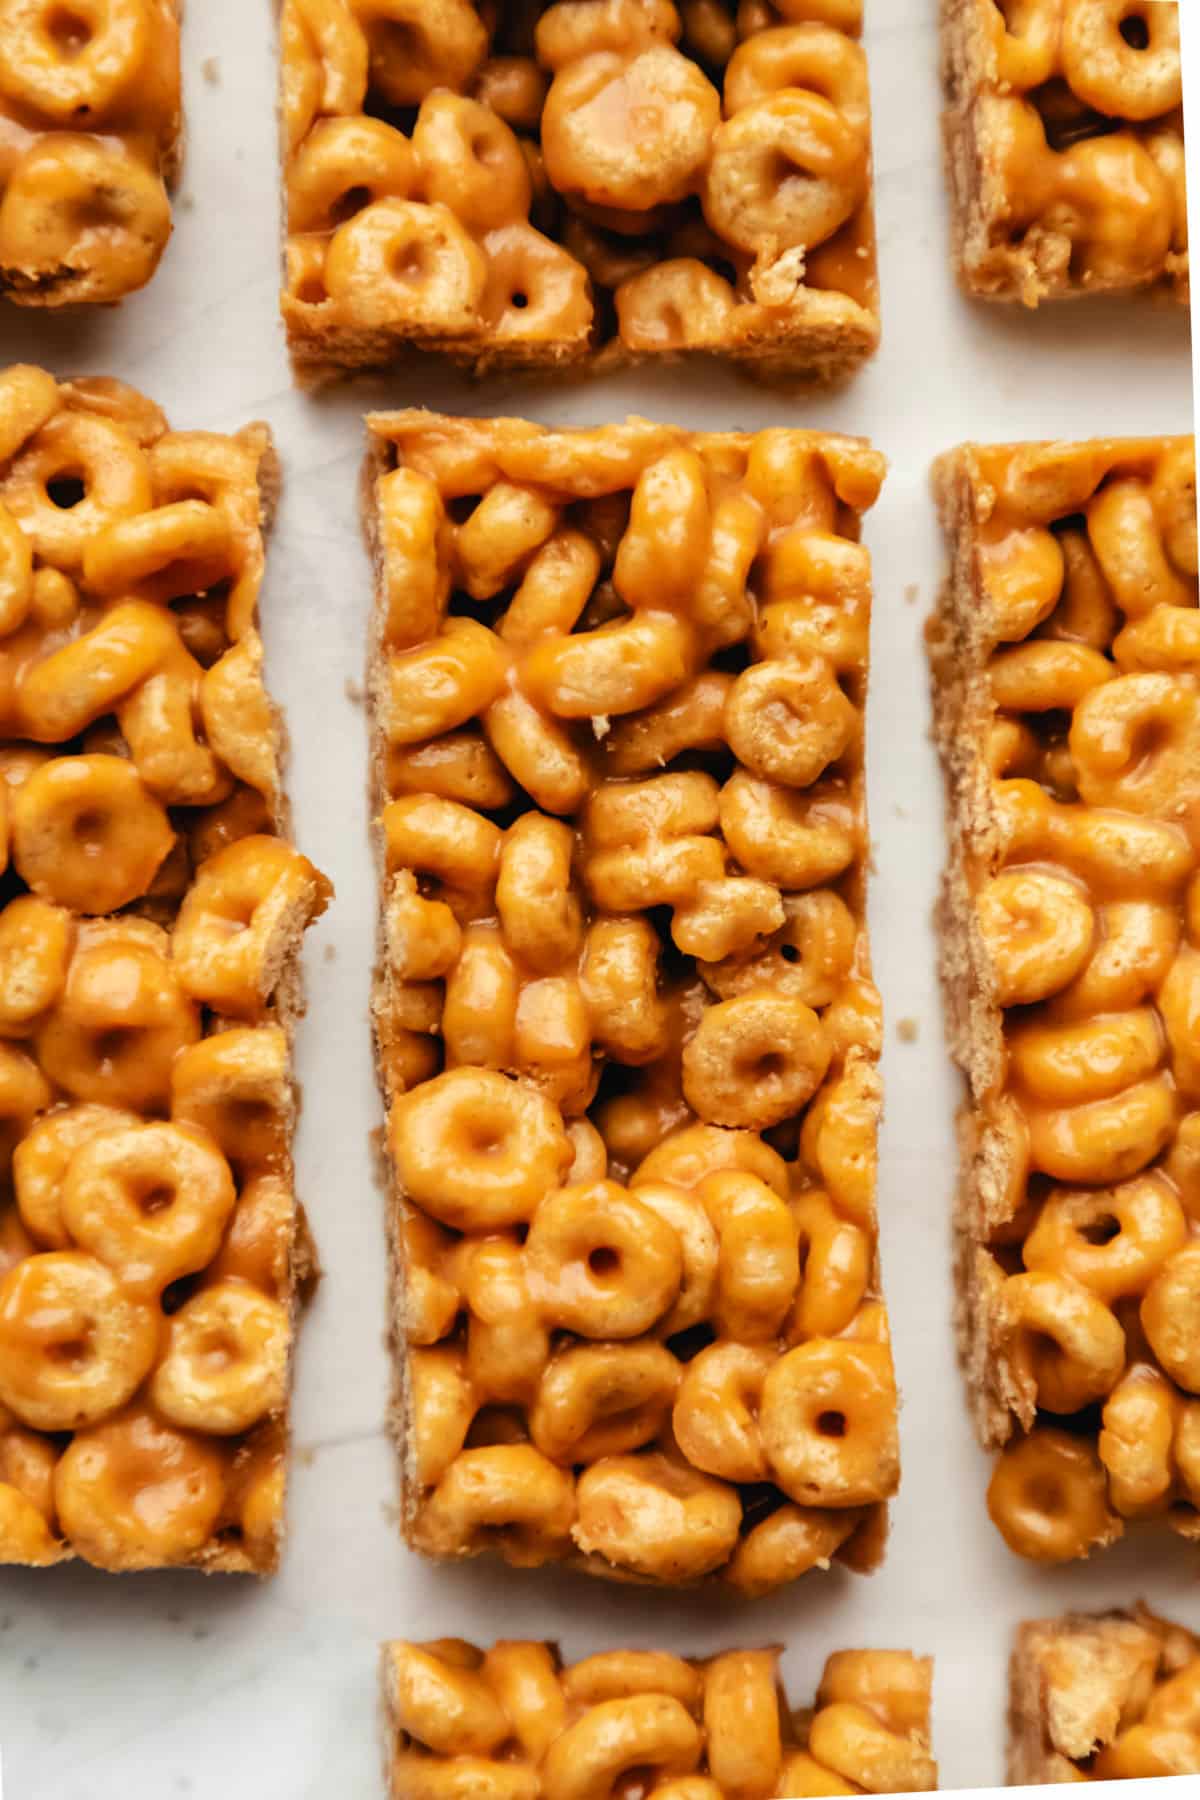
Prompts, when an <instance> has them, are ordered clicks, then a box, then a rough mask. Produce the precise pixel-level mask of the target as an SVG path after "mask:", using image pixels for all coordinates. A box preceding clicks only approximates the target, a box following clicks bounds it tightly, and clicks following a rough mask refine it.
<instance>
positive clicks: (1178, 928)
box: [931, 438, 1200, 1562]
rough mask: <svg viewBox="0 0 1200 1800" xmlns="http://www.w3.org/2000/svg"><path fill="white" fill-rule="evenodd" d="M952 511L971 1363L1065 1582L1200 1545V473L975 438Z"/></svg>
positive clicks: (953, 860) (960, 459)
mask: <svg viewBox="0 0 1200 1800" xmlns="http://www.w3.org/2000/svg"><path fill="white" fill-rule="evenodd" d="M936 487H937V495H938V501H939V505H940V507H941V511H942V517H943V521H944V524H945V527H946V532H947V536H948V538H949V543H950V553H951V558H952V565H951V572H950V576H949V580H948V581H947V584H946V587H945V589H944V591H943V595H942V599H941V603H940V606H939V608H938V611H937V613H936V616H935V618H934V619H933V621H932V624H931V649H932V657H933V670H934V689H935V707H936V721H937V740H938V745H939V748H940V751H941V754H942V758H943V762H944V764H945V768H946V775H947V787H948V796H949V828H950V861H949V866H948V870H947V876H946V882H945V887H944V894H943V903H942V917H941V925H942V939H943V976H944V981H945V987H946V995H947V1006H948V1011H949V1023H950V1035H951V1045H952V1049H953V1053H954V1055H955V1057H956V1059H957V1060H958V1062H959V1063H960V1064H961V1066H962V1068H963V1070H964V1072H965V1074H966V1078H967V1088H968V1096H967V1102H966V1106H965V1109H964V1113H963V1116H962V1144H963V1157H962V1182H961V1189H960V1195H959V1205H958V1241H959V1259H958V1275H959V1282H960V1289H961V1294H962V1300H963V1318H964V1342H963V1352H964V1356H965V1360H966V1368H967V1376H968V1381H969V1385H970V1390H971V1396H972V1400H973V1403H974V1406H975V1411H976V1416H977V1420H978V1424H979V1429H980V1432H981V1435H982V1438H983V1441H984V1442H985V1444H988V1445H991V1446H995V1447H997V1448H999V1447H1001V1446H1003V1448H1002V1450H1001V1455H1000V1457H999V1459H998V1461H997V1464H996V1467H995V1472H994V1475H993V1477H992V1482H991V1488H990V1491H989V1506H990V1509H991V1513H992V1517H993V1519H994V1521H995V1523H996V1525H997V1527H998V1528H999V1530H1000V1531H1001V1532H1002V1533H1003V1535H1004V1537H1005V1538H1006V1540H1007V1542H1008V1543H1009V1545H1010V1546H1011V1547H1012V1548H1013V1549H1014V1550H1016V1551H1018V1552H1019V1553H1020V1554H1022V1555H1024V1556H1029V1557H1033V1558H1036V1559H1038V1560H1041V1561H1050V1562H1057V1561H1064V1560H1067V1559H1070V1558H1072V1557H1077V1556H1086V1555H1087V1554H1088V1552H1089V1551H1090V1550H1092V1549H1094V1548H1097V1547H1099V1546H1101V1545H1104V1544H1108V1543H1111V1542H1112V1541H1113V1539H1115V1538H1117V1537H1119V1536H1120V1535H1121V1533H1122V1532H1123V1531H1124V1529H1125V1523H1126V1521H1127V1520H1136V1519H1154V1520H1158V1521H1160V1522H1162V1523H1164V1524H1166V1525H1169V1526H1170V1527H1171V1528H1172V1529H1174V1530H1175V1531H1177V1532H1179V1533H1180V1534H1181V1535H1182V1536H1184V1537H1194V1536H1195V1535H1196V1530H1197V1525H1196V1508H1197V1504H1198V1503H1200V1402H1198V1399H1197V1396H1200V1354H1198V1351H1197V1345H1198V1344H1200V1337H1198V1335H1197V1331H1196V1317H1197V1304H1198V1297H1200V1243H1197V1239H1196V1227H1197V1221H1198V1220H1200V876H1198V874H1197V860H1198V852H1200V754H1198V752H1200V677H1198V676H1197V669H1198V668H1200V611H1198V610H1197V580H1196V569H1197V557H1196V493H1195V451H1194V446H1193V442H1192V440H1191V439H1190V438H1151V439H1145V438H1143V439H1129V440H1119V439H1105V440H1101V441H1099V442H1095V443H1084V444H1062V443H1057V444H1025V445H1003V446H999V447H994V448H993V447H983V446H979V445H968V446H966V447H965V448H963V449H960V450H957V451H955V452H953V453H952V454H951V455H949V456H947V457H945V458H944V459H943V460H942V461H941V462H940V463H939V465H938V467H937V472H936Z"/></svg>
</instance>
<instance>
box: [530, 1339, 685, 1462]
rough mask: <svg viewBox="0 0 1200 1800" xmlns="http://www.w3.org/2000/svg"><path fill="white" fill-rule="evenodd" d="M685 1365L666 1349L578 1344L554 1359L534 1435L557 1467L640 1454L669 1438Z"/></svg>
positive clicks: (545, 1376) (534, 1414) (535, 1409)
mask: <svg viewBox="0 0 1200 1800" xmlns="http://www.w3.org/2000/svg"><path fill="white" fill-rule="evenodd" d="M679 1377H680V1366H679V1364H678V1362H677V1361H676V1360H675V1358H674V1357H673V1356H672V1355H671V1352H670V1351H669V1350H666V1349H664V1348H663V1346H662V1345H661V1344H576V1345H573V1346H571V1347H570V1348H568V1349H566V1350H563V1351H560V1352H559V1353H558V1354H557V1355H556V1356H553V1357H551V1359H550V1361H549V1362H548V1363H547V1364H546V1367H545V1369H544V1370H543V1373H542V1377H541V1380H540V1382H539V1384H538V1391H537V1397H536V1399H535V1400H534V1403H533V1406H532V1408H531V1410H530V1414H529V1432H530V1436H531V1437H532V1438H533V1441H534V1443H535V1444H536V1445H537V1447H538V1449H539V1450H541V1451H542V1452H543V1454H544V1455H546V1456H548V1457H550V1458H551V1460H552V1461H554V1462H561V1463H574V1464H579V1463H593V1462H596V1461H598V1460H599V1458H600V1457H602V1456H620V1455H623V1454H624V1453H625V1452H626V1451H629V1450H639V1449H640V1448H641V1447H642V1445H643V1444H648V1443H650V1442H651V1441H652V1440H653V1439H654V1438H656V1437H657V1436H658V1435H659V1433H660V1432H661V1430H662V1428H663V1426H664V1424H665V1423H666V1420H667V1417H668V1415H669V1413H670V1410H671V1402H672V1400H673V1399H674V1397H675V1390H676V1388H677V1387H678V1385H679Z"/></svg>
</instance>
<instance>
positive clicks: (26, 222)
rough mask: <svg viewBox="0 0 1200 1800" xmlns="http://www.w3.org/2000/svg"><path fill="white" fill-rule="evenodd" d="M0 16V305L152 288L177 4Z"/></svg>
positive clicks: (176, 140)
mask: <svg viewBox="0 0 1200 1800" xmlns="http://www.w3.org/2000/svg"><path fill="white" fill-rule="evenodd" d="M0 12H2V15H3V16H2V18H0V133H2V135H3V140H4V158H3V165H2V172H0V295H3V296H4V297H5V298H6V299H8V300H12V301H15V302H16V304H17V305H18V306H70V305H78V304H92V305H95V304H101V303H105V302H108V303H111V302H112V301H115V300H120V299H122V298H123V297H124V296H125V295H126V294H130V293H132V292H133V291H134V289H135V288H140V287H143V286H144V285H145V283H146V282H147V281H149V279H150V277H151V276H152V275H153V273H154V271H155V269H156V268H157V267H158V262H159V258H160V257H161V255H162V253H163V251H164V249H165V248H166V244H167V239H168V238H169V237H170V235H171V206H170V201H169V200H168V198H167V190H168V188H170V187H173V186H174V184H175V182H176V180H177V179H178V176H179V165H180V160H181V155H182V147H183V117H182V111H181V101H180V80H179V0H104V4H103V5H98V4H96V0H85V3H84V4H82V5H70V4H60V3H59V0H21V3H20V4H16V5H11V4H10V5H7V6H5V7H3V8H2V9H0Z"/></svg>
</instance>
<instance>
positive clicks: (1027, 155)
mask: <svg viewBox="0 0 1200 1800" xmlns="http://www.w3.org/2000/svg"><path fill="white" fill-rule="evenodd" d="M942 64H943V74H944V79H945V88H946V112H945V116H944V125H945V140H946V166H947V171H948V174H949V177H950V185H951V190H952V202H953V210H952V218H953V226H954V253H955V260H956V263H957V265H958V272H959V277H960V279H961V281H962V283H963V285H964V286H965V288H966V289H967V292H968V293H970V294H972V295H974V296H975V297H976V298H980V299H989V300H1007V301H1014V300H1015V301H1020V302H1023V303H1024V304H1025V305H1026V306H1037V305H1039V304H1040V303H1041V302H1042V301H1044V300H1061V299H1073V298H1077V297H1079V296H1081V295H1086V294H1104V293H1119V292H1130V291H1133V290H1135V289H1147V288H1153V289H1155V290H1157V291H1158V292H1160V293H1162V294H1163V295H1165V296H1166V297H1167V298H1169V299H1171V300H1174V301H1177V302H1179V303H1180V304H1182V305H1186V304H1187V301H1188V227H1187V188H1186V181H1185V169H1184V145H1183V68H1182V64H1181V61H1180V49H1179V7H1178V5H1177V4H1176V0H1131V4H1129V5H1116V6H1114V5H1109V4H1105V3H1104V0H1023V4H1022V5H1021V6H1020V7H1014V6H1011V5H1007V4H1003V3H1002V0H942Z"/></svg>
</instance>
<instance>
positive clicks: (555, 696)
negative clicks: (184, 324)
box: [365, 412, 898, 1593]
mask: <svg viewBox="0 0 1200 1800" xmlns="http://www.w3.org/2000/svg"><path fill="white" fill-rule="evenodd" d="M369 426H370V434H371V450H370V457H369V461H368V466H367V470H366V484H365V502H366V516H367V525H368V531H369V536H370V540H371V544H372V548H373V551H374V556H375V563H376V577H377V605H376V612H375V642H374V648H373V653H372V662H371V670H370V704H371V709H372V722H373V741H374V759H375V760H374V782H375V794H376V802H377V812H378V834H377V835H378V847H379V852H380V860H381V865H382V883H383V885H382V905H383V931H382V946H383V950H382V959H381V963H380V968H379V976H378V983H377V990H376V998H375V1016H376V1035H377V1049H378V1064H379V1073H380V1078H381V1083H382V1088H383V1093H384V1097H385V1101H386V1104H387V1108H388V1132H387V1147H388V1158H389V1166H390V1172H391V1178H392V1196H391V1223H392V1232H393V1237H394V1274H395V1300H394V1318H393V1330H394V1335H395V1339H396V1345H397V1352H398V1362H397V1381H398V1385H397V1404H396V1413H395V1418H396V1428H397V1433H398V1438H399V1442H400V1447H401V1453H402V1459H403V1476H404V1508H403V1519H404V1529H405V1531H406V1533H407V1535H408V1537H409V1540H410V1541H411V1542H412V1543H413V1544H415V1545H416V1546H418V1547H419V1548H421V1549H423V1550H425V1551H427V1552H429V1553H431V1554H433V1555H437V1556H447V1557H459V1556H466V1555H472V1554H475V1553H476V1552H479V1551H481V1550H487V1549H490V1550H496V1551H499V1552H500V1554H501V1555H502V1556H504V1557H506V1558H507V1559H508V1560H509V1561H511V1562H515V1563H541V1562H546V1561H551V1560H566V1561H570V1562H573V1563H575V1564H577V1565H580V1566H582V1567H584V1568H586V1569H588V1570H591V1571H592V1572H594V1573H597V1574H603V1575H617V1576H622V1577H626V1578H629V1577H636V1578H639V1579H642V1580H645V1581H651V1582H659V1583H667V1584H677V1583H685V1582H694V1581H698V1580H700V1579H702V1578H704V1577H709V1576H711V1577H714V1578H717V1579H721V1580H724V1581H727V1582H730V1583H732V1584H733V1585H734V1586H736V1587H738V1588H740V1589H742V1590H743V1591H746V1592H750V1593H757V1592H761V1591H764V1590H766V1589H768V1588H771V1587H774V1586H777V1585H778V1584H779V1583H781V1582H785V1581H788V1580H791V1579H793V1578H794V1577H795V1576H797V1575H800V1574H802V1573H804V1572H805V1571H806V1570H808V1569H810V1568H813V1567H817V1566H820V1567H825V1566H827V1565H828V1563H829V1561H830V1559H831V1558H837V1559H839V1560H840V1561H842V1562H843V1563H846V1564H849V1565H850V1566H851V1567H853V1568H857V1569H865V1568H870V1567H872V1566H873V1565H874V1564H875V1563H876V1562H877V1561H878V1559H879V1556H880V1554H881V1551H882V1542H883V1535H884V1531H885V1508H884V1502H885V1501H886V1500H887V1499H888V1497H889V1496H890V1495H891V1494H892V1493H893V1492H894V1491H895V1487H896V1483H897V1479H898V1452H897V1439H896V1392H895V1383H894V1378H893V1372H892V1360H891V1353H890V1349H889V1346H888V1336H887V1321H886V1315H885V1312H884V1307H883V1303H882V1300H881V1297H880V1289H879V1278H878V1266H877V1255H876V1223H875V1145H876V1127H877V1121H878V1112H879V1077H878V1073H877V1068H876V1060H877V1056H878V1051H879V1037H880V1016H879V1000H878V995H877V993H876V990H875V987H874V985H873V983H872V980H871V972H870V959H869V955H868V949H867V936H866V926H865V917H864V894H863V889H864V878H865V869H866V858H867V837H866V824H865V816H864V796H863V768H862V758H863V704H864V699H865V694H866V678H867V637H868V617H869V607H870V570H869V559H868V556H867V552H866V550H865V549H864V548H863V546H862V545H861V543H860V542H859V541H858V540H859V521H860V517H861V514H862V513H863V512H864V511H865V509H866V508H867V507H869V506H870V505H871V503H872V502H873V500H874V499H875V497H876V494H877V493H878V490H879V485H880V481H881V479H882V475H883V464H882V459H881V458H880V457H879V456H878V455H876V453H875V452H874V451H872V450H871V449H870V448H869V447H868V446H867V445H866V444H864V443H862V442H860V441H858V440H854V439H850V438H842V437H831V436H822V435H820V434H817V433H812V432H805V431H768V432H763V433H760V434H758V435H757V436H755V435H748V434H729V435H703V434H700V435H697V434H690V433H687V432H684V431H680V430H677V429H674V428H672V427H670V426H663V425H652V424H649V423H647V422H645V421H642V420H636V419H634V420H630V421H628V422H627V423H626V424H624V425H614V426H608V427H604V428H602V429H600V430H597V431H548V430H543V429H541V428H539V427H537V426H534V425H528V424H523V423H521V422H519V421H516V420H458V419H447V418H440V417H437V416H435V415H432V414H428V413H421V412H408V413H395V414H389V415H378V416H375V417H373V418H372V419H371V420H370V421H369Z"/></svg>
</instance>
